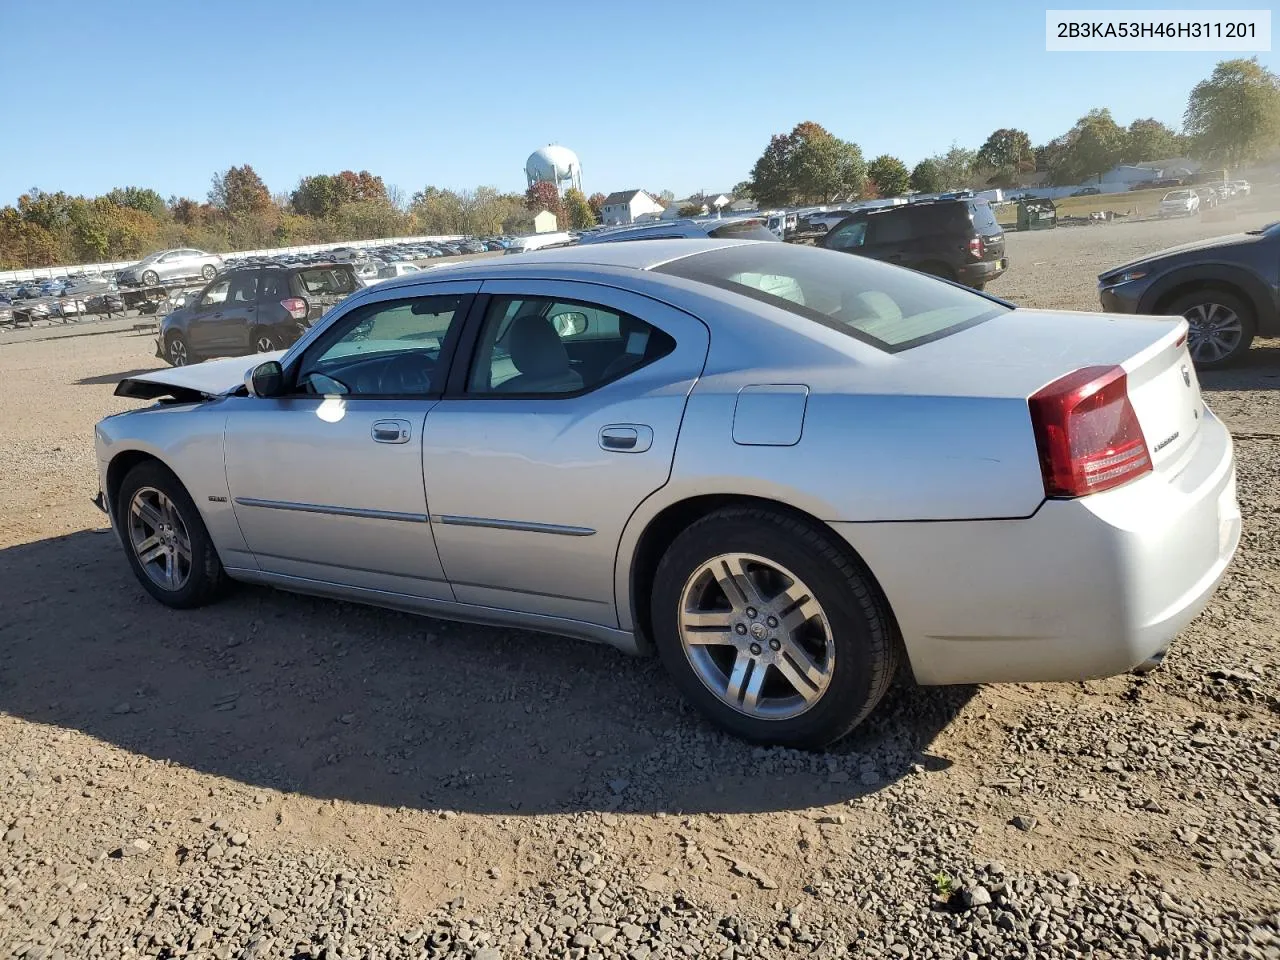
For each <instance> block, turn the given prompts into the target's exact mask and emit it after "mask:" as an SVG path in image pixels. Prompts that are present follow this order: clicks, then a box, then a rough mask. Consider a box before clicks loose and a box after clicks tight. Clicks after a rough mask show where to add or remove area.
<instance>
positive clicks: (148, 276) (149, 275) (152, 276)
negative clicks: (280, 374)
mask: <svg viewBox="0 0 1280 960" xmlns="http://www.w3.org/2000/svg"><path fill="white" fill-rule="evenodd" d="M159 283H160V276H159V274H157V273H156V272H155V271H154V270H147V271H146V272H145V273H143V274H142V285H143V286H144V287H154V286H156V285H157V284H159Z"/></svg>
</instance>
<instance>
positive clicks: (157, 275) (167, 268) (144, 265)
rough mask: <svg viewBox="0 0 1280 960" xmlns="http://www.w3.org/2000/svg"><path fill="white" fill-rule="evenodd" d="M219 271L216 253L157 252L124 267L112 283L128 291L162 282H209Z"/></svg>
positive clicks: (187, 250)
mask: <svg viewBox="0 0 1280 960" xmlns="http://www.w3.org/2000/svg"><path fill="white" fill-rule="evenodd" d="M222 268H223V264H222V258H221V257H220V256H218V255H217V254H216V253H205V252H204V251H203V250H192V249H190V248H183V249H181V250H161V251H159V252H158V253H153V254H151V255H150V256H146V257H143V258H142V260H141V261H139V262H138V263H135V264H134V265H133V266H132V267H125V268H124V269H123V270H121V271H120V272H119V273H118V274H116V281H117V282H118V283H123V284H126V285H127V286H131V287H137V286H143V287H154V286H157V285H158V284H159V283H160V282H161V281H164V280H190V279H194V278H195V277H202V278H203V279H205V280H212V279H213V278H214V277H216V276H217V275H218V274H219V273H221V272H222Z"/></svg>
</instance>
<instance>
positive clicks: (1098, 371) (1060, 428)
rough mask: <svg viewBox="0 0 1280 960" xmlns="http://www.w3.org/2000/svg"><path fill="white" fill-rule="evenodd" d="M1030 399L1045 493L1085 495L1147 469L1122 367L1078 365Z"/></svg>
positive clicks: (1144, 446)
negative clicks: (1072, 371)
mask: <svg viewBox="0 0 1280 960" xmlns="http://www.w3.org/2000/svg"><path fill="white" fill-rule="evenodd" d="M1028 402H1029V403H1030V406H1031V425H1032V428H1033V429H1034V431H1035V436H1036V448H1037V449H1038V450H1039V452H1040V470H1041V473H1042V474H1043V475H1044V492H1045V495H1046V496H1050V497H1083V496H1085V495H1087V494H1090V493H1098V492H1100V491H1102V490H1110V489H1111V488H1112V487H1117V486H1119V485H1120V484H1122V483H1127V482H1128V481H1130V480H1132V479H1134V478H1135V477H1139V476H1141V475H1142V474H1144V473H1147V472H1148V471H1150V470H1151V457H1150V455H1149V454H1148V453H1147V440H1146V437H1144V436H1143V435H1142V425H1141V424H1140V423H1138V415H1137V414H1136V413H1135V412H1134V409H1133V404H1132V403H1131V402H1130V401H1129V390H1128V378H1127V377H1126V376H1125V372H1124V368H1123V367H1086V368H1084V369H1082V370H1076V371H1075V372H1074V373H1069V374H1067V375H1066V376H1065V377H1060V378H1059V379H1057V380H1055V381H1053V383H1051V384H1049V385H1048V386H1047V387H1044V388H1043V389H1041V390H1037V391H1036V392H1035V393H1034V394H1033V395H1032V396H1031V399H1030V400H1029V401H1028Z"/></svg>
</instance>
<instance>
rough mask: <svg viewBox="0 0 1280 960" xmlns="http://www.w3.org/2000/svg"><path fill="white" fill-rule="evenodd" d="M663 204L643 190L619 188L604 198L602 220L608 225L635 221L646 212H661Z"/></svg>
mask: <svg viewBox="0 0 1280 960" xmlns="http://www.w3.org/2000/svg"><path fill="white" fill-rule="evenodd" d="M662 210H663V207H662V204H660V203H658V201H657V200H654V199H653V197H651V196H649V195H648V194H647V193H645V192H644V191H643V190H619V191H617V192H616V193H611V194H609V195H608V196H607V197H605V198H604V203H602V204H601V205H600V221H601V222H602V223H604V224H605V225H606V226H611V227H612V226H617V225H619V224H624V223H635V222H636V219H637V218H638V217H641V216H643V215H644V214H649V213H652V214H661V213H662Z"/></svg>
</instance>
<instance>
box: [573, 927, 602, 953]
mask: <svg viewBox="0 0 1280 960" xmlns="http://www.w3.org/2000/svg"><path fill="white" fill-rule="evenodd" d="M569 942H570V943H572V944H573V945H574V946H575V947H582V948H583V949H590V948H591V947H594V946H595V945H596V938H595V937H593V936H591V934H589V933H587V932H586V931H585V930H579V931H578V932H577V933H575V934H574V935H573V939H572V940H570V941H569Z"/></svg>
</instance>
